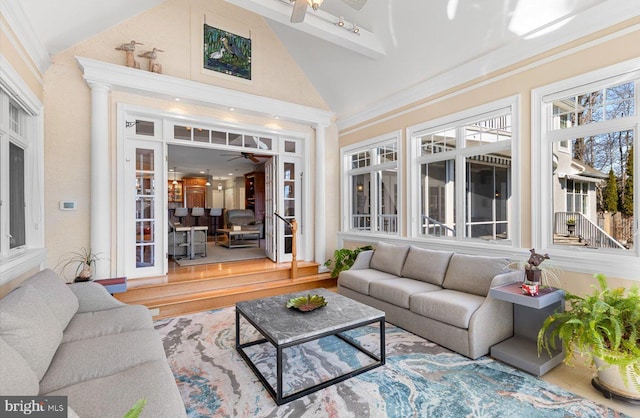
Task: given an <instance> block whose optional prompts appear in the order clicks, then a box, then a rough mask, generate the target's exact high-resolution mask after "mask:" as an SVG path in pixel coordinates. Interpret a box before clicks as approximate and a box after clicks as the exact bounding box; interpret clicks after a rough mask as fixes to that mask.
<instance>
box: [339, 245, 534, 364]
mask: <svg viewBox="0 0 640 418" xmlns="http://www.w3.org/2000/svg"><path fill="white" fill-rule="evenodd" d="M508 265H509V260H508V259H506V258H498V257H482V256H472V255H463V254H454V253H452V252H445V251H434V250H428V249H424V248H419V247H416V246H408V245H407V246H400V245H391V244H386V243H384V242H380V243H378V244H377V245H376V248H375V250H373V251H364V252H361V253H360V254H358V257H357V259H356V262H355V263H354V265H353V266H352V267H351V268H350V269H349V270H346V271H343V272H341V273H340V276H339V278H338V293H340V294H342V295H344V296H347V297H350V298H352V299H355V300H358V301H360V302H363V303H365V304H367V305H370V306H373V307H375V308H378V309H380V310H383V311H384V312H385V313H386V320H387V321H388V322H390V323H392V324H395V325H397V326H399V327H401V328H404V329H406V330H408V331H410V332H413V333H415V334H418V335H420V336H422V337H424V338H426V339H428V340H429V341H432V342H434V343H437V344H439V345H442V346H444V347H447V348H449V349H450V350H453V351H456V352H458V353H460V354H462V355H464V356H467V357H469V358H472V359H476V358H478V357H480V356H483V355H485V354H487V353H489V349H490V348H491V346H492V345H495V344H497V343H499V342H500V341H503V340H505V339H507V338H509V337H511V336H512V335H513V308H512V304H511V303H509V302H504V301H500V300H497V299H494V298H492V297H491V296H489V295H488V294H489V289H490V288H491V287H495V286H499V285H503V284H507V283H512V282H516V281H522V271H518V270H511V269H509V268H508Z"/></svg>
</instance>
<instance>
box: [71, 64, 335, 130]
mask: <svg viewBox="0 0 640 418" xmlns="http://www.w3.org/2000/svg"><path fill="white" fill-rule="evenodd" d="M76 60H77V61H78V64H79V65H80V68H81V69H82V71H83V73H84V79H85V80H86V82H87V83H88V84H91V83H99V84H105V85H107V86H109V88H111V89H112V90H117V91H124V92H129V93H136V94H140V95H143V96H152V97H160V98H164V99H167V100H175V99H176V98H180V100H181V101H182V102H186V103H193V104H197V105H204V106H209V107H217V108H221V109H228V108H230V107H233V108H235V109H237V110H238V111H244V112H248V113H253V114H258V115H262V116H265V117H269V118H271V117H273V115H274V114H277V115H279V116H280V117H281V118H283V119H285V120H291V121H294V122H298V123H302V124H305V125H311V126H313V127H326V126H329V125H331V124H332V123H333V122H334V119H335V114H334V113H333V112H329V111H326V110H322V109H316V108H313V107H309V106H303V105H299V104H296V103H290V102H285V101H282V100H278V99H272V98H269V97H264V96H258V95H255V94H250V93H244V92H240V91H235V90H230V89H226V88H223V87H218V86H212V85H209V84H205V83H200V82H197V81H192V80H185V79H182V78H177V77H172V76H169V75H164V74H157V73H152V72H149V71H144V70H138V69H135V68H130V67H125V66H123V65H117V64H111V63H107V62H103V61H98V60H94V59H90V58H84V57H76Z"/></svg>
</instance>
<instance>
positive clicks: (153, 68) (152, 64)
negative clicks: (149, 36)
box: [138, 48, 164, 74]
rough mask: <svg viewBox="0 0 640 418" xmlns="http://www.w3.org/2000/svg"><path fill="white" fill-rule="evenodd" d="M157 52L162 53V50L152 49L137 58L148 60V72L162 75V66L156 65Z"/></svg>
mask: <svg viewBox="0 0 640 418" xmlns="http://www.w3.org/2000/svg"><path fill="white" fill-rule="evenodd" d="M158 52H164V51H163V50H162V49H158V48H153V50H152V51H147V52H143V53H142V54H139V55H138V56H139V57H142V58H148V59H149V71H150V72H152V73H158V74H162V64H158V63H156V59H157V58H158Z"/></svg>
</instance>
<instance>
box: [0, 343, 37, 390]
mask: <svg viewBox="0 0 640 418" xmlns="http://www.w3.org/2000/svg"><path fill="white" fill-rule="evenodd" d="M38 391H39V386H38V378H37V377H36V374H35V373H34V372H33V370H32V369H31V367H29V364H27V361H26V360H25V359H24V358H23V357H22V356H21V355H20V354H19V353H18V352H17V351H16V350H14V349H13V347H11V346H10V345H9V344H7V342H6V341H5V340H4V339H3V338H0V396H36V395H37V394H38Z"/></svg>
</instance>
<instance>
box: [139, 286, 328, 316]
mask: <svg viewBox="0 0 640 418" xmlns="http://www.w3.org/2000/svg"><path fill="white" fill-rule="evenodd" d="M335 286H336V279H330V278H326V279H320V280H317V281H310V282H305V283H293V284H290V285H286V286H279V287H269V288H265V289H259V290H253V291H248V292H243V293H237V294H225V295H220V296H216V297H211V298H206V299H199V300H185V301H184V302H174V303H172V304H171V305H157V306H156V305H152V306H149V308H151V309H158V310H159V314H158V315H156V316H154V317H153V318H154V319H161V318H167V317H172V316H177V315H185V314H188V313H193V312H200V311H207V310H212V309H218V308H224V307H227V306H233V305H235V304H236V303H237V302H241V301H244V300H251V299H258V298H264V297H269V296H275V295H281V294H284V293H292V292H299V291H304V290H310V289H316V288H319V287H324V288H328V289H330V288H334V287H335Z"/></svg>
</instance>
